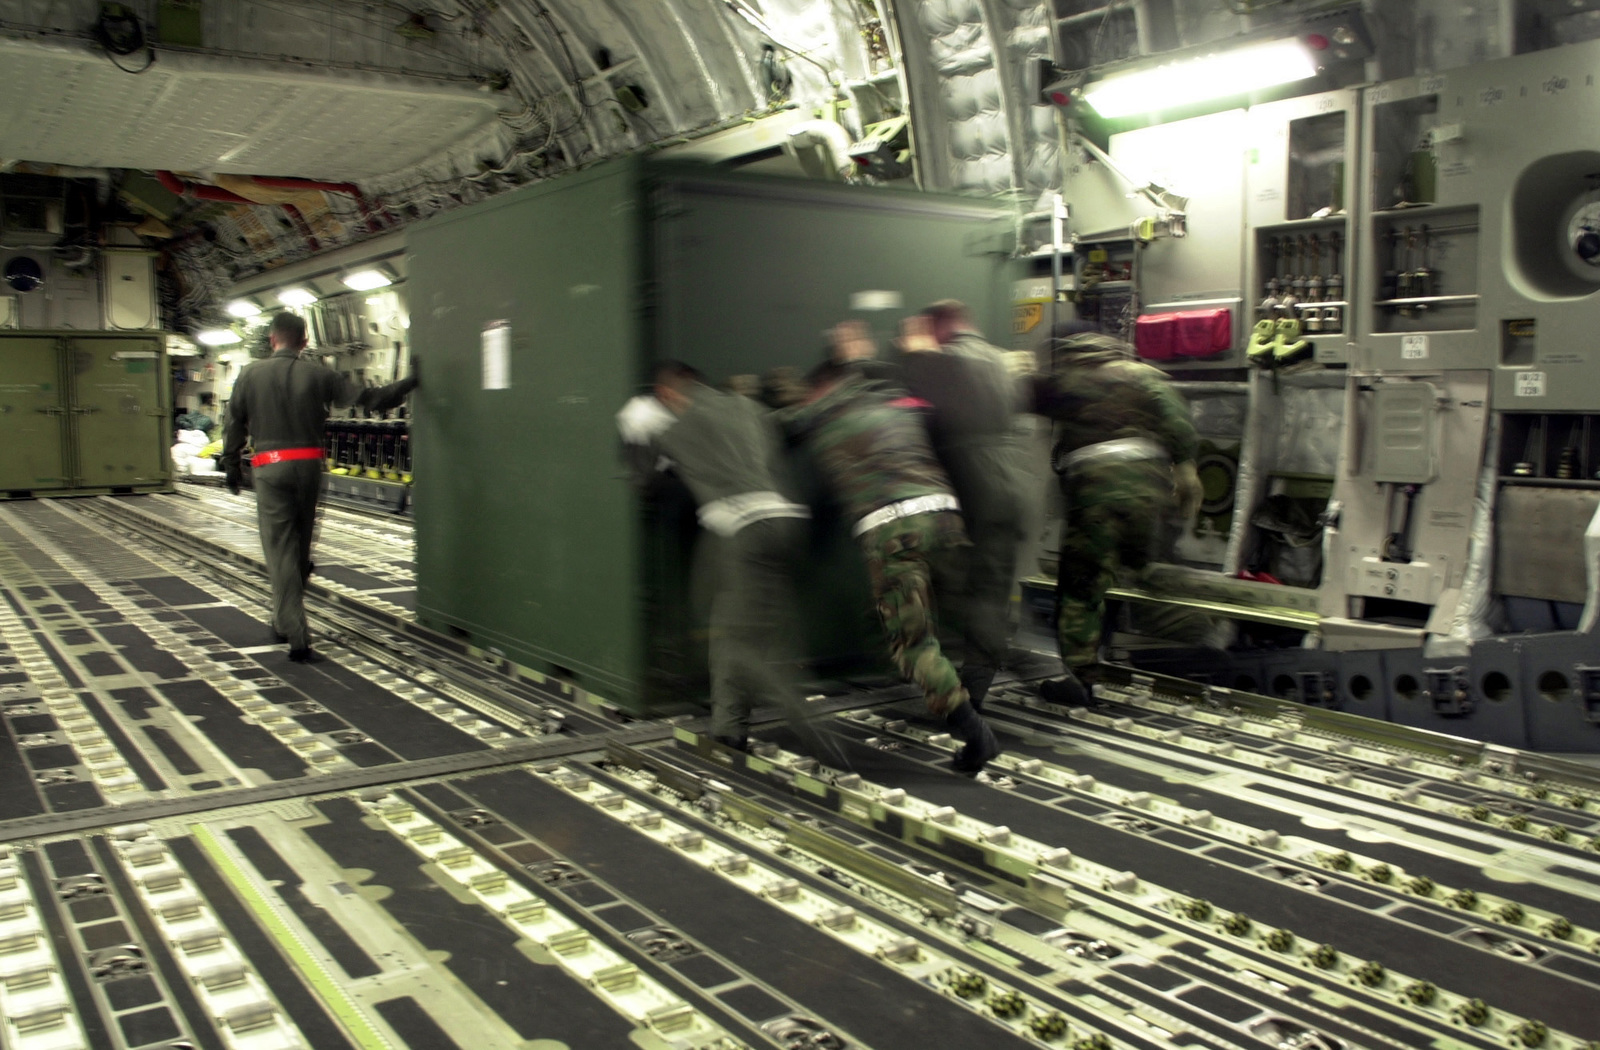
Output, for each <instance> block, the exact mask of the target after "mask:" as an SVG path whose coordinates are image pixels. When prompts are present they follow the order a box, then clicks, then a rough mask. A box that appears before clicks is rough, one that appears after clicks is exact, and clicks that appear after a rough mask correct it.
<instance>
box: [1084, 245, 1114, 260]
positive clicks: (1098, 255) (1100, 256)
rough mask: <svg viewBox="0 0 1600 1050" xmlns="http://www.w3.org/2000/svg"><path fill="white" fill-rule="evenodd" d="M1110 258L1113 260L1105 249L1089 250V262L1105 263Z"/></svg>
mask: <svg viewBox="0 0 1600 1050" xmlns="http://www.w3.org/2000/svg"><path fill="white" fill-rule="evenodd" d="M1109 258H1111V256H1110V254H1108V253H1107V252H1106V250H1105V249H1104V248H1091V249H1089V261H1090V262H1105V261H1106V260H1107V259H1109Z"/></svg>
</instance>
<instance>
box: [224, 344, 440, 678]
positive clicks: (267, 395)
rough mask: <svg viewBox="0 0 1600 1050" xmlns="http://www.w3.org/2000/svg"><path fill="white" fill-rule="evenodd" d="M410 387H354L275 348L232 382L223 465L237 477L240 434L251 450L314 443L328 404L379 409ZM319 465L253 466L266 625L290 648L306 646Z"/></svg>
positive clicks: (411, 381)
mask: <svg viewBox="0 0 1600 1050" xmlns="http://www.w3.org/2000/svg"><path fill="white" fill-rule="evenodd" d="M416 385H417V381H416V379H415V378H414V377H408V378H406V379H402V380H400V381H399V382H398V383H390V384H389V385H388V386H381V387H362V386H358V385H357V384H356V383H355V382H354V381H353V380H350V379H346V378H345V377H344V376H342V375H340V374H339V373H338V372H335V371H334V370H333V369H331V368H328V367H327V366H325V365H323V364H322V363H321V362H319V361H316V360H313V359H311V358H306V357H301V356H300V354H299V352H298V351H294V350H280V351H278V352H277V353H275V354H273V355H272V356H271V357H268V358H266V359H265V360H261V361H256V362H254V363H253V364H251V365H248V366H247V367H246V368H245V370H244V371H243V372H241V373H240V374H239V378H238V380H237V381H235V383H234V385H233V396H232V398H231V399H230V400H229V402H228V424H227V429H226V437H225V439H224V441H223V446H222V467H223V469H224V470H225V471H228V472H229V473H231V474H234V475H235V476H237V473H238V470H239V460H240V456H241V454H242V453H243V452H244V446H245V441H246V438H247V437H248V439H249V441H250V444H251V445H252V446H253V447H254V449H255V451H256V453H258V454H259V453H262V452H275V451H282V450H285V449H302V448H321V447H322V430H323V426H324V425H325V424H326V423H327V422H328V410H329V408H330V406H335V405H337V406H340V407H343V406H346V405H352V404H354V405H359V406H360V407H362V408H364V409H367V410H368V411H372V412H386V411H388V410H389V409H391V408H394V407H396V406H397V405H399V404H400V403H401V402H402V401H404V400H405V398H406V395H407V394H409V393H411V391H412V389H413V388H415V387H416ZM322 466H323V464H322V458H321V457H320V456H318V457H317V458H315V459H297V460H290V461H287V462H283V463H273V464H268V465H264V466H260V467H256V468H254V470H253V473H252V476H253V477H254V479H255V480H254V487H255V491H256V519H257V524H258V526H259V527H260V530H261V550H262V553H263V554H264V555H266V559H267V575H268V577H269V578H270V579H271V581H272V629H273V630H274V631H276V632H277V633H278V634H280V635H282V636H284V637H285V638H287V639H288V640H289V649H290V651H291V652H296V651H301V650H306V649H309V648H310V647H311V636H310V633H309V631H308V630H307V627H306V614H305V606H304V603H303V597H304V591H305V583H306V578H307V577H308V576H310V574H311V540H312V537H313V535H314V534H315V532H316V524H317V500H318V498H319V497H320V496H321V494H322Z"/></svg>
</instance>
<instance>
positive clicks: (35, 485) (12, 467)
mask: <svg viewBox="0 0 1600 1050" xmlns="http://www.w3.org/2000/svg"><path fill="white" fill-rule="evenodd" d="M170 387H171V379H170V376H169V375H168V373H167V356H166V351H165V349H164V348H163V347H162V344H161V340H160V338H159V337H156V336H150V335H114V334H110V333H106V334H99V333H86V332H73V333H65V332H18V333H10V332H7V333H3V334H0V497H10V498H17V497H28V496H75V495H91V494H96V493H122V492H129V493H131V492H153V491H161V490H168V489H170V488H171V486H172V465H171V453H170V445H171V441H172V419H171V415H172V413H171V390H170Z"/></svg>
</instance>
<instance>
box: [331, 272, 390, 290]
mask: <svg viewBox="0 0 1600 1050" xmlns="http://www.w3.org/2000/svg"><path fill="white" fill-rule="evenodd" d="M343 280H344V286H345V287H346V288H350V289H353V290H355V291H358V292H370V291H372V290H373V289H374V288H384V287H387V286H388V285H390V284H393V283H394V282H393V281H391V280H389V278H388V277H386V276H385V275H384V274H383V273H381V272H380V271H378V270H357V271H356V272H355V273H352V274H347V275H346V276H345V277H344V278H343Z"/></svg>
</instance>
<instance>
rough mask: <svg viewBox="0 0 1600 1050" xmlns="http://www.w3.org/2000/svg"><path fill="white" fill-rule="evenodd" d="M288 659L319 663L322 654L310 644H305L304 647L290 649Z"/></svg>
mask: <svg viewBox="0 0 1600 1050" xmlns="http://www.w3.org/2000/svg"><path fill="white" fill-rule="evenodd" d="M289 659H290V660H293V661H294V662H295V663H297V664H320V663H321V662H322V654H321V653H319V652H317V651H316V650H315V649H313V648H311V647H310V646H306V647H305V648H304V649H290V650H289Z"/></svg>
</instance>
